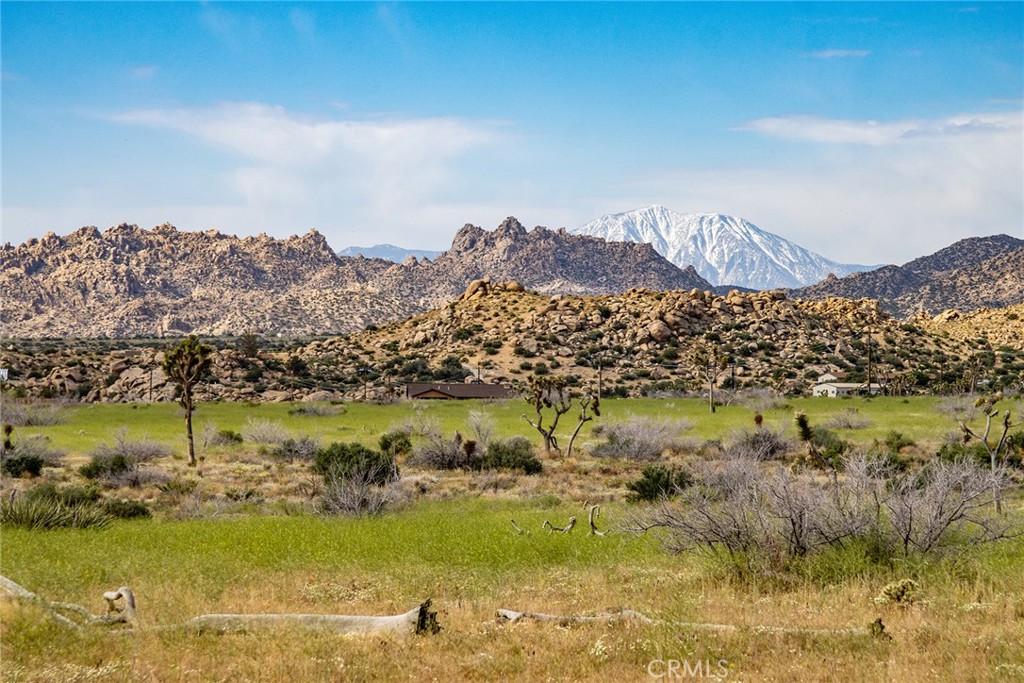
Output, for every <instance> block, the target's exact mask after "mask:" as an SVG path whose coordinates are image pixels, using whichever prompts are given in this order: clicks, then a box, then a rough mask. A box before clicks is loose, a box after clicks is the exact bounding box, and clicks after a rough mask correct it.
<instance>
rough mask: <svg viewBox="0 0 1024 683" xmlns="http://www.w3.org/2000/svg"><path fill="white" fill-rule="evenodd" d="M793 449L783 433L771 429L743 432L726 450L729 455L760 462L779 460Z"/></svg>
mask: <svg viewBox="0 0 1024 683" xmlns="http://www.w3.org/2000/svg"><path fill="white" fill-rule="evenodd" d="M792 447H793V444H792V442H791V441H790V440H789V439H787V438H786V437H785V436H784V435H783V434H782V432H776V431H773V430H771V429H763V428H762V429H754V430H743V431H742V432H740V433H739V434H738V435H737V436H736V437H735V439H734V440H733V442H732V444H731V445H730V446H729V448H728V449H727V450H726V453H727V455H730V456H734V457H741V458H750V459H752V460H756V461H759V462H764V461H767V460H779V459H781V458H782V457H783V456H785V455H786V453H787V452H788V451H789V450H790V449H791V448H792Z"/></svg>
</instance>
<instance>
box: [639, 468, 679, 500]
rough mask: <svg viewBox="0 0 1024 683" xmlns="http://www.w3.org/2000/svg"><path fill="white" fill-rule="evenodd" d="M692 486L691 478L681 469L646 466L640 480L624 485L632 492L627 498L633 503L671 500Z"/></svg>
mask: <svg viewBox="0 0 1024 683" xmlns="http://www.w3.org/2000/svg"><path fill="white" fill-rule="evenodd" d="M692 484H693V477H691V476H690V474H689V473H688V472H686V471H685V470H683V469H677V468H674V467H672V468H670V467H665V466H664V465H648V466H647V467H645V468H644V469H643V472H642V473H641V476H640V478H639V479H637V480H636V481H631V482H629V483H628V484H626V488H628V489H629V490H630V491H632V492H633V493H631V494H630V495H629V496H628V498H629V500H632V501H634V502H635V501H641V500H645V501H651V500H660V499H662V498H672V497H673V496H675V495H676V494H678V493H679V491H681V490H682V489H685V488H687V487H688V486H690V485H692Z"/></svg>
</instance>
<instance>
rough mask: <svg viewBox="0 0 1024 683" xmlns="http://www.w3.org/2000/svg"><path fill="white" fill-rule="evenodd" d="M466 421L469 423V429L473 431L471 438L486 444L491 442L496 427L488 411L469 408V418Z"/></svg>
mask: <svg viewBox="0 0 1024 683" xmlns="http://www.w3.org/2000/svg"><path fill="white" fill-rule="evenodd" d="M467 422H468V424H469V429H470V431H472V432H473V438H474V439H476V442H477V443H478V444H481V445H483V446H487V445H488V444H489V443H491V440H492V439H493V438H494V431H495V429H496V426H495V424H494V418H493V417H491V416H490V415H489V414H488V413H484V412H481V411H479V410H471V411H469V419H468V420H467Z"/></svg>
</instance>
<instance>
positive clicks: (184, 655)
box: [0, 398, 1024, 682]
mask: <svg viewBox="0 0 1024 683" xmlns="http://www.w3.org/2000/svg"><path fill="white" fill-rule="evenodd" d="M526 407H527V406H526V404H525V403H522V402H520V401H509V402H496V403H490V404H478V403H470V402H445V403H429V404H415V405H414V404H410V403H399V404H394V405H386V406H380V405H363V404H357V403H352V404H347V405H346V406H345V410H344V412H343V413H340V414H337V415H329V416H307V415H299V414H292V413H291V412H290V411H291V410H292V409H294V408H295V406H294V405H288V404H269V405H243V404H202V405H201V406H200V408H199V411H198V412H197V414H196V433H197V437H198V435H199V434H200V433H201V432H202V430H203V429H204V427H207V426H209V425H216V428H217V429H231V430H235V431H242V430H243V429H244V428H245V427H246V425H247V421H249V420H250V419H253V420H266V421H272V422H279V423H280V425H281V427H282V428H284V429H285V430H287V431H289V432H290V433H291V434H293V435H311V436H314V437H317V438H319V439H320V441H321V442H328V441H359V442H361V443H363V444H365V445H367V446H376V442H377V439H378V437H379V436H380V434H381V433H383V432H384V431H386V430H388V429H390V428H393V427H395V426H397V425H401V424H403V423H407V422H409V421H423V420H432V421H436V423H437V424H439V425H440V427H441V429H442V430H443V432H444V433H450V432H454V430H456V429H459V430H463V431H464V432H465V431H467V423H468V419H469V412H470V411H471V410H476V411H482V412H485V413H487V414H489V415H490V416H491V417H492V418H493V421H494V425H495V431H496V434H497V436H512V435H523V436H527V437H529V438H531V440H532V441H534V442H535V443H536V442H538V439H537V435H536V433H535V432H534V433H532V434H531V432H530V427H529V425H527V424H526V423H525V422H524V421H523V420H522V418H521V417H520V415H521V414H522V413H523V412H525V411H524V409H525V408H526ZM852 407H855V408H857V410H858V413H857V414H858V415H859V416H861V417H862V418H864V420H865V421H866V422H867V423H868V424H867V425H866V426H863V427H861V428H858V429H851V430H836V431H837V433H840V434H842V435H843V438H846V439H849V440H851V441H853V442H854V443H856V444H858V445H860V446H862V447H865V448H867V447H869V446H870V445H871V444H872V442H873V441H874V440H876V439H884V438H885V436H886V434H887V433H888V432H889V431H890V430H897V431H900V432H901V433H903V434H904V435H905V436H907V437H908V438H909V439H910V440H912V441H914V442H915V445H914V446H912V447H910V449H911V450H915V451H917V452H919V454H921V455H922V457H923V455H924V454H926V453H928V452H934V450H935V449H936V448H937V447H938V445H939V444H940V443H941V442H942V441H943V440H944V439H945V436H946V434H947V433H950V432H953V431H955V429H956V424H955V421H954V420H953V419H952V418H950V417H949V416H948V415H946V414H943V413H942V412H940V410H939V408H940V400H939V399H932V398H913V399H899V398H876V399H872V400H863V399H852V400H836V399H792V400H789V401H788V404H787V405H785V406H779V407H776V408H774V409H770V410H769V409H762V410H761V412H762V413H763V414H764V421H765V424H766V425H768V426H771V427H776V428H779V429H784V430H786V431H787V432H789V434H790V435H792V434H793V433H794V429H793V427H792V415H793V412H794V411H796V410H802V411H805V412H806V413H807V414H808V415H809V416H810V418H811V420H812V422H813V423H816V424H820V423H824V422H826V421H827V420H828V419H829V417H831V416H832V415H834V414H836V413H839V412H840V411H844V410H846V409H849V408H852ZM754 412H755V408H753V407H751V406H740V405H727V406H722V407H720V408H719V409H718V411H717V412H716V413H715V414H714V415H710V414H708V412H707V406H706V404H705V403H703V402H701V401H698V400H692V399H666V400H654V399H649V400H648V399H630V400H608V401H605V402H603V403H602V416H601V418H599V419H598V420H597V421H595V422H592V423H589V424H588V425H586V426H585V428H584V436H583V437H582V441H583V444H584V448H582V449H581V450H580V452H579V453H578V454H577V455H574V456H573V457H572V458H563V459H559V458H556V457H554V456H544V466H545V471H544V473H542V474H540V475H530V476H527V475H516V474H501V475H496V474H493V473H491V474H489V473H454V472H453V473H449V472H444V473H435V472H429V471H423V470H421V469H419V468H417V467H415V466H412V465H407V464H406V463H404V462H403V463H402V474H403V477H410V478H412V479H414V480H416V481H417V483H418V485H419V486H420V487H421V489H420V490H421V491H424V492H425V493H423V495H420V496H418V497H415V498H413V499H412V500H410V501H408V502H406V503H405V504H403V505H401V506H399V507H397V508H396V509H394V510H392V511H389V512H386V513H384V514H382V515H379V516H376V517H361V518H352V517H323V516H318V515H315V514H312V513H310V512H309V511H308V509H307V508H304V507H303V506H302V505H301V504H299V503H300V502H301V499H302V494H301V486H300V484H301V483H302V482H303V481H304V480H305V479H307V478H308V476H309V475H308V472H307V470H306V467H305V466H304V465H299V464H291V465H289V464H280V463H278V464H272V463H270V462H268V461H267V459H266V458H265V457H263V456H261V455H260V454H259V453H257V452H256V451H255V449H254V448H253V447H252V446H251V445H250V444H248V443H242V444H236V445H228V446H216V447H209V448H200V455H201V456H202V457H204V460H203V461H202V462H201V463H200V467H199V468H197V469H198V472H192V471H190V470H189V468H187V467H186V466H185V464H184V460H183V459H182V458H183V455H184V452H185V448H184V437H183V431H184V429H183V424H182V420H181V416H180V414H179V411H178V408H177V407H176V406H173V405H166V404H162V405H159V404H158V405H107V404H96V405H88V406H73V407H70V408H68V409H67V413H66V415H65V420H64V421H63V422H62V423H61V424H57V425H53V426H48V427H31V428H28V427H26V428H18V430H17V432H16V434H43V435H46V436H47V437H48V438H49V439H50V442H51V445H52V446H54V447H56V448H58V449H61V450H64V451H66V452H67V453H68V455H67V457H66V460H67V462H68V463H69V465H71V464H77V463H81V462H85V461H86V460H87V458H88V453H89V452H90V451H91V450H92V449H93V448H94V447H95V446H96V445H97V444H99V443H101V442H104V441H108V440H110V439H111V438H112V434H114V433H115V432H116V431H118V430H119V429H122V428H125V429H126V430H127V431H128V434H129V436H131V437H132V438H143V437H144V438H147V439H152V440H156V441H160V442H163V443H166V444H168V445H171V446H172V447H173V448H174V452H175V454H176V455H175V456H173V457H172V458H168V459H165V460H166V462H161V463H160V466H161V467H164V468H166V469H167V470H168V471H170V472H173V473H174V475H175V476H176V477H181V478H185V477H188V478H192V479H196V480H198V481H199V482H200V483H199V484H198V490H199V491H203V492H205V494H206V495H207V500H206V503H205V504H204V505H203V506H200V507H196V508H193V509H191V514H178V512H179V511H178V508H176V507H175V504H180V503H181V499H182V496H181V494H173V493H166V492H148V493H145V494H142V493H140V494H139V495H140V496H142V497H146V498H147V499H148V502H150V503H152V504H153V506H154V508H155V509H156V510H157V511H158V513H157V514H156V515H155V516H154V518H152V519H146V520H118V521H115V522H114V523H112V524H111V525H110V526H109V527H107V528H105V529H100V530H96V529H85V530H79V529H57V530H52V531H30V530H25V529H19V528H7V527H5V528H3V530H2V534H0V573H2V574H3V575H4V576H7V577H9V578H11V579H13V580H14V581H17V582H18V583H20V584H21V585H23V586H25V587H26V588H28V589H29V590H32V591H34V592H36V593H38V594H39V595H41V596H43V597H45V598H47V599H49V600H53V601H66V602H73V603H78V604H81V605H84V606H86V607H88V608H89V609H90V610H91V611H93V612H94V613H101V612H102V611H103V609H104V603H103V600H102V598H101V594H102V593H103V592H104V591H107V590H112V589H115V588H116V587H118V586H121V585H128V586H130V587H131V588H132V589H133V590H134V592H135V595H136V597H137V599H138V603H139V615H140V622H141V629H140V630H139V632H137V633H135V634H133V635H121V636H118V635H111V634H107V633H104V632H103V630H102V629H97V630H87V631H85V632H74V631H70V630H67V629H65V628H63V627H61V626H59V625H58V624H57V623H56V622H54V621H53V620H51V619H50V618H48V617H47V616H46V615H45V613H44V612H43V611H42V610H41V609H39V608H38V607H36V606H33V605H30V604H24V603H18V602H14V601H10V600H4V601H2V602H0V676H2V679H3V680H5V681H96V680H109V681H250V680H251V681H281V680H295V681H380V680H415V681H429V680H438V681H449V680H469V681H493V680H528V681H549V680H550V681H653V680H665V681H672V680H675V681H680V680H715V679H716V677H717V680H728V681H797V680H799V681H935V682H940V681H942V682H944V681H1014V680H1020V681H1024V648H1021V646H1020V644H1021V643H1022V642H1024V538H1017V539H1014V540H1009V541H1003V542H999V543H995V544H991V545H986V546H980V547H977V548H973V549H970V550H969V551H967V552H962V553H956V554H950V555H947V556H944V557H941V558H918V557H908V558H903V559H898V560H895V561H875V560H872V559H870V558H869V557H868V554H867V553H866V552H865V550H864V549H863V548H860V547H858V546H856V545H851V546H848V547H846V548H844V549H842V550H831V551H827V552H824V553H821V554H818V555H816V556H814V557H810V558H807V560H806V561H804V562H801V563H799V564H797V565H794V566H793V567H792V568H791V570H790V571H789V572H788V573H786V575H785V576H773V575H764V576H749V575H747V576H738V575H736V574H735V573H733V572H730V571H729V570H727V569H725V568H723V567H722V566H721V565H719V564H716V563H712V562H710V561H708V560H707V559H704V558H702V557H700V556H696V555H690V554H687V555H671V554H669V553H667V552H666V551H665V550H664V548H663V545H662V543H661V540H662V537H661V536H660V535H659V534H658V533H657V532H650V533H648V534H645V535H642V536H634V535H632V534H627V533H621V532H619V533H612V534H609V535H607V536H603V537H598V536H591V535H588V534H587V526H586V523H585V516H586V512H585V510H584V508H583V501H584V500H590V501H591V502H594V501H599V502H601V503H602V505H603V508H602V515H601V517H600V524H601V526H602V528H612V529H615V528H617V527H618V526H619V525H622V524H625V523H626V522H628V520H629V519H630V517H631V515H632V514H634V513H635V512H636V511H637V510H638V509H641V506H640V505H639V504H635V503H629V502H626V501H625V500H624V493H625V489H624V486H623V483H624V482H625V481H626V480H628V479H630V478H631V477H634V476H635V475H636V474H637V473H638V470H639V465H637V464H635V463H624V462H618V461H608V460H599V459H595V458H593V457H591V456H590V454H589V452H588V450H589V449H588V444H590V443H593V442H595V441H596V440H597V439H598V438H599V435H591V429H592V428H593V427H594V426H595V425H601V424H610V423H614V422H616V421H619V420H623V419H626V418H627V417H628V416H629V415H647V416H653V417H673V418H680V419H684V420H686V421H687V422H689V423H691V424H692V425H693V426H692V428H691V429H689V430H688V431H687V432H686V435H687V438H689V439H692V440H693V442H694V444H696V445H695V447H698V446H699V447H701V448H713V444H714V442H728V441H729V440H730V439H732V438H734V435H735V434H736V433H737V432H739V431H740V430H742V429H744V428H750V427H752V426H753V414H754ZM1015 414H1016V413H1015ZM572 417H573V414H572V413H570V414H568V415H566V416H565V417H564V418H563V419H564V420H565V423H566V429H565V432H564V433H565V436H563V439H562V443H563V445H564V443H565V441H566V440H567V436H568V432H569V431H570V430H571V427H572V426H574V424H575V422H574V420H572V419H571V418H572ZM709 444H710V445H709ZM672 457H673V458H676V457H677V456H672ZM73 470H74V468H73V467H64V468H47V469H46V470H45V472H44V479H46V480H48V481H53V482H56V483H59V484H65V485H66V484H71V483H76V482H77V481H78V480H77V479H76V475H75V474H74V473H73ZM3 483H4V486H5V489H4V490H5V491H6V490H8V489H9V488H10V487H17V488H26V487H28V486H31V485H33V483H34V482H33V481H28V480H17V481H12V480H10V479H9V478H6V479H5V481H4V482H3ZM232 487H233V488H236V489H240V488H242V487H253V488H256V489H259V490H260V491H261V493H262V494H263V497H264V499H265V500H264V502H262V503H259V504H257V503H254V502H252V501H233V502H231V501H226V500H223V499H222V495H221V494H223V492H224V491H225V490H227V489H228V488H232ZM277 498H281V499H285V500H291V502H289V503H287V504H286V503H283V502H280V501H276V499H277ZM275 501H276V502H275ZM1007 508H1008V511H1009V512H1008V514H1010V515H1013V516H1015V517H1016V518H1017V519H1024V505H1022V501H1021V498H1020V496H1019V495H1015V496H1013V497H1011V498H1010V499H1009V500H1008V501H1007ZM570 516H576V517H577V518H578V519H579V520H580V522H581V525H580V526H578V527H577V528H576V529H575V531H574V532H573V533H570V534H557V533H556V534H548V533H547V532H545V531H543V530H542V528H541V525H542V524H543V522H544V521H545V520H550V521H552V522H553V523H555V524H564V523H565V521H566V520H567V519H568V518H569V517H570ZM510 519H515V520H516V522H517V523H518V524H519V525H520V526H521V527H522V528H524V529H526V530H528V531H529V533H528V534H525V535H518V534H516V533H515V532H514V530H513V528H512V526H511V524H510V522H509V520H510ZM902 579H914V580H915V581H916V582H917V583H918V585H919V587H920V593H919V595H918V596H917V597H916V599H914V600H913V601H908V602H905V603H894V602H892V601H884V600H879V599H878V596H879V595H880V592H881V591H882V590H883V588H884V587H885V586H886V585H887V584H891V583H893V582H896V581H899V580H902ZM427 597H430V598H432V599H433V601H434V607H435V608H436V609H437V610H438V613H439V620H440V623H441V625H442V627H443V630H442V631H441V632H440V633H439V634H437V635H433V636H409V637H399V636H391V635H386V636H381V635H363V636H336V635H328V634H310V633H306V632H301V631H296V630H289V629H283V630H278V631H275V632H262V633H250V634H236V635H225V636H214V635H209V634H196V633H190V632H185V631H180V630H173V629H171V630H166V629H160V628H158V627H163V626H170V625H173V624H177V623H181V622H183V621H185V620H187V619H188V618H190V617H192V616H196V615H199V614H205V613H283V612H291V613H334V614H395V613H400V612H405V611H406V610H408V609H410V608H412V607H413V606H415V605H417V604H419V603H420V602H421V601H422V600H424V599H425V598H427ZM621 607H628V608H632V609H635V610H638V611H640V612H642V613H644V614H647V615H649V616H651V617H653V618H655V619H658V620H659V623H656V624H649V625H644V624H641V623H638V622H629V621H627V622H618V623H589V624H578V625H573V626H560V625H557V624H552V623H534V622H522V623H517V624H502V623H499V622H498V621H497V620H496V618H495V611H496V610H497V609H499V608H507V609H514V610H530V611H539V612H547V613H553V614H587V613H591V614H593V613H597V612H601V611H603V610H609V609H616V608H621ZM877 618H882V619H883V621H884V623H885V627H886V632H887V633H888V634H890V635H891V640H887V639H884V638H874V637H872V636H870V635H869V633H868V630H867V625H868V624H870V623H871V622H873V621H874V620H875V619H877ZM694 623H712V624H727V625H731V626H734V627H736V628H734V629H732V630H710V629H706V628H703V627H700V626H694V625H693V624H694ZM779 629H783V630H779ZM785 629H789V630H785ZM841 629H852V631H851V632H837V633H830V632H829V631H830V630H841ZM673 661H674V662H677V663H679V662H684V661H685V662H687V663H688V666H689V669H688V670H684V669H682V668H676V669H672V670H671V672H674V673H670V669H669V668H668V667H669V665H670V663H671V662H673ZM698 662H701V663H702V668H701V670H700V672H699V676H698V675H695V674H696V673H697V672H695V670H694V668H693V667H694V666H695V665H696V664H697V663H698ZM719 662H722V663H723V664H722V666H721V667H720V666H719ZM677 666H678V664H677Z"/></svg>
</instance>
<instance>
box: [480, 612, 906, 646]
mask: <svg viewBox="0 0 1024 683" xmlns="http://www.w3.org/2000/svg"><path fill="white" fill-rule="evenodd" d="M497 618H498V621H499V622H501V623H510V624H514V623H516V622H519V621H523V620H528V621H540V622H549V623H555V624H558V625H559V626H572V625H574V624H589V623H617V622H623V621H631V620H632V621H638V622H640V623H643V624H650V625H663V626H670V627H672V628H681V629H693V630H698V631H730V632H731V631H740V630H742V629H744V628H749V629H750V631H751V632H753V633H771V634H779V635H811V636H821V635H829V636H836V635H838V636H849V635H861V636H871V637H872V638H880V639H883V640H892V636H891V635H889V633H888V632H887V631H886V630H885V624H883V623H882V620H881V619H880V618H879V619H876V620H875V621H874V622H872V623H871V624H869V625H868V626H867V628H838V629H830V628H801V627H787V626H749V627H745V626H737V625H735V624H714V623H706V622H696V621H665V620H662V619H652V618H651V617H649V616H647V615H646V614H643V613H642V612H637V611H636V610H631V609H619V610H615V611H611V612H599V613H597V614H544V613H543V612H517V611H516V610H510V609H499V610H498V613H497Z"/></svg>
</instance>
